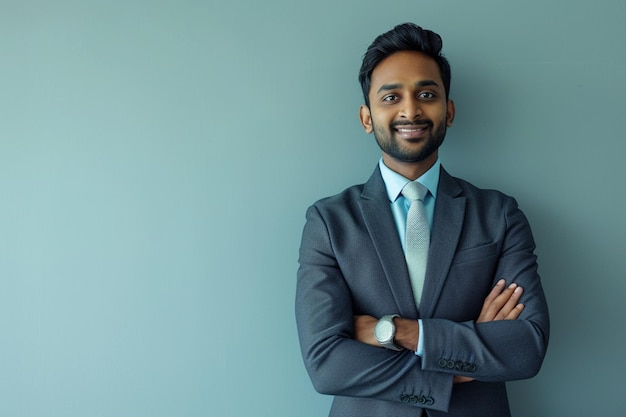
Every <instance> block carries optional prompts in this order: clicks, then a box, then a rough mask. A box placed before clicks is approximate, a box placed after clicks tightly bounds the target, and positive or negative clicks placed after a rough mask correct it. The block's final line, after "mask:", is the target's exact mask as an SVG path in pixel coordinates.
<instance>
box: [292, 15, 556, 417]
mask: <svg viewBox="0 0 626 417" xmlns="http://www.w3.org/2000/svg"><path fill="white" fill-rule="evenodd" d="M441 47H442V41H441V38H440V37H439V35H437V34H436V33H434V32H431V31H429V30H424V29H422V28H420V27H418V26H416V25H414V24H404V25H399V26H396V27H395V28H394V29H393V30H391V31H389V32H387V33H385V34H383V35H380V36H379V37H378V38H376V40H375V41H374V42H373V43H372V45H371V46H370V47H369V48H368V50H367V52H366V54H365V56H364V59H363V63H362V67H361V71H360V74H359V80H360V82H361V86H362V89H363V95H364V99H365V104H364V105H363V106H362V107H361V109H360V119H361V123H362V125H363V127H364V129H365V131H366V132H367V133H374V135H375V138H376V141H377V143H378V145H379V146H380V148H381V150H382V158H381V160H380V161H379V164H378V166H377V167H376V169H375V170H374V173H373V174H372V176H371V177H370V179H369V180H368V181H367V183H365V184H363V185H357V186H354V187H350V188H348V189H347V190H345V191H344V192H342V193H340V194H338V195H336V196H334V197H330V198H326V199H323V200H320V201H318V202H317V203H315V204H314V205H313V206H312V207H310V208H309V210H308V211H307V222H306V225H305V227H304V232H303V236H302V245H301V248H300V268H299V270H298V284H297V292H296V320H297V325H298V332H299V336H300V344H301V348H302V354H303V358H304V362H305V365H306V368H307V370H308V372H309V375H310V377H311V380H312V382H313V385H314V387H315V388H316V389H317V390H318V391H319V392H321V393H324V394H332V395H334V396H335V399H334V401H333V406H332V409H331V412H330V415H331V416H341V417H351V416H360V417H363V416H370V417H408V416H423V415H428V416H431V417H432V416H464V417H471V416H477V417H478V416H480V417H485V416H509V415H510V411H509V406H508V400H507V394H506V387H505V381H510V380H516V379H524V378H530V377H532V376H534V375H535V374H536V373H537V372H538V371H539V369H540V367H541V363H542V361H543V358H544V355H545V352H546V348H547V344H548V335H549V318H548V309H547V305H546V301H545V297H544V294H543V289H542V287H541V282H540V278H539V275H538V273H537V264H536V256H535V255H534V249H535V245H534V241H533V237H532V234H531V231H530V228H529V225H528V222H527V221H526V218H525V216H524V215H523V214H522V212H521V211H520V210H519V209H518V207H517V203H516V202H515V200H514V199H512V198H510V197H508V196H506V195H504V194H502V193H499V192H497V191H489V190H481V189H478V188H476V187H474V186H472V185H471V184H469V183H467V182H465V181H463V180H460V179H458V178H454V177H452V176H450V175H449V174H448V173H447V171H445V170H444V169H443V167H442V166H441V164H440V161H439V156H438V149H439V146H440V145H441V143H442V142H443V140H444V137H445V133H446V129H447V128H448V127H450V126H451V125H452V122H453V120H454V112H455V108H454V103H453V102H452V101H451V100H450V99H449V90H450V67H449V64H448V61H447V60H446V59H445V58H444V57H443V56H442V55H441ZM414 182H418V183H420V184H422V185H415V186H414V187H416V188H421V189H422V190H423V191H424V192H426V194H425V195H424V196H422V195H421V196H419V197H413V196H411V195H410V192H409V191H408V189H409V188H411V186H409V185H408V184H410V183H414ZM405 185H406V187H405ZM405 190H406V191H405ZM405 195H406V196H405ZM410 199H415V201H412V200H410ZM414 208H415V211H413V209H414ZM416 213H417V214H416ZM415 216H417V217H415ZM414 219H418V221H417V223H415V221H414ZM416 224H417V225H418V226H415V225H416ZM416 234H417V235H418V236H420V239H422V241H423V240H424V239H425V241H426V245H425V249H424V248H423V249H419V245H418V246H417V249H416V246H415V245H414V243H413V242H414V236H415V235H416ZM422 246H424V245H422ZM420 250H421V252H420ZM405 256H406V257H405ZM416 260H417V261H416Z"/></svg>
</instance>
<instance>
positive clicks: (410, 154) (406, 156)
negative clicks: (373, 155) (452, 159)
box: [372, 120, 446, 162]
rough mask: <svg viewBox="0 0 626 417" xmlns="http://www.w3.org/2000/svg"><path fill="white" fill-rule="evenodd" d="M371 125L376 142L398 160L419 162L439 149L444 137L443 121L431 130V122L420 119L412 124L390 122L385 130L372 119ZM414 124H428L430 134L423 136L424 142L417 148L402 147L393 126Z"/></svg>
mask: <svg viewBox="0 0 626 417" xmlns="http://www.w3.org/2000/svg"><path fill="white" fill-rule="evenodd" d="M372 125H373V127H374V137H376V143H378V146H379V147H380V149H381V150H382V151H383V152H384V153H386V154H387V155H389V156H390V157H392V158H393V159H395V160H397V161H400V162H421V161H423V160H425V159H427V158H428V157H429V156H431V155H432V154H433V153H434V152H435V151H437V149H439V147H440V146H441V144H442V143H443V140H444V138H445V137H446V125H445V123H442V124H441V125H440V126H439V128H438V129H437V130H433V122H432V121H431V120H421V121H419V122H415V123H412V124H406V123H404V124H402V123H391V124H390V126H389V129H388V130H387V131H386V132H385V131H384V130H383V129H381V128H379V127H378V126H377V125H376V124H374V121H372ZM415 125H428V128H429V129H430V135H428V137H426V138H424V140H425V142H424V144H423V145H422V146H421V147H420V148H418V149H408V148H403V147H402V146H401V144H400V143H399V141H398V140H397V139H396V138H395V136H394V132H395V129H394V128H395V127H398V126H415Z"/></svg>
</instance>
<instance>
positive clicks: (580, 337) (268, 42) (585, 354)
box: [0, 0, 626, 417]
mask: <svg viewBox="0 0 626 417" xmlns="http://www.w3.org/2000/svg"><path fill="white" fill-rule="evenodd" d="M625 17H626V3H624V2H623V1H621V0H619V1H599V2H590V1H583V0H576V1H570V2H557V1H546V0H529V1H524V2H504V1H466V0H463V1H443V0H432V1H418V0H411V1H388V2H382V1H380V0H376V1H373V0H359V1H326V0H318V1H314V2H297V1H293V0H289V1H287V0H266V1H255V0H244V1H236V0H229V1H192V0H186V1H185V0H183V1H181V0H178V1H173V0H172V1H147V0H145V1H142V0H130V1H129V0H124V1H64V0H60V1H55V2H47V1H46V2H44V1H41V2H35V1H5V0H2V1H0V199H1V203H0V415H2V416H12V417H13V416H15V417H20V416H24V417H39V416H41V417H44V416H45V417H61V416H63V417H73V416H80V417H84V416H90V417H92V416H93V417H95V416H116V417H119V416H154V417H157V416H216V417H231V416H232V417H241V416H253V415H254V416H272V417H283V416H284V417H287V416H298V417H319V416H324V415H326V414H327V412H328V408H329V404H330V399H329V398H328V397H324V396H322V395H319V394H317V393H316V392H315V391H314V390H313V388H312V386H311V383H310V382H309V379H308V376H307V375H306V372H305V370H304V367H303V365H302V361H301V358H300V352H299V346H298V342H297V336H296V328H295V323H294V314H293V298H294V290H295V273H296V269H297V256H298V247H299V243H300V234H301V231H302V226H303V224H304V212H305V209H306V207H307V206H309V205H310V204H311V203H313V201H315V200H316V199H318V198H321V197H323V196H326V195H330V194H335V193H337V192H339V191H341V190H342V189H344V188H345V187H347V186H349V185H352V184H355V183H361V182H364V181H365V180H366V179H367V178H368V177H369V175H370V173H371V171H372V170H373V168H374V167H375V164H376V163H377V160H378V158H379V154H380V152H379V150H378V148H377V146H376V144H375V142H374V139H373V137H371V136H368V135H365V133H364V132H363V131H362V129H361V127H360V125H359V122H358V119H357V114H358V106H359V105H360V104H361V96H360V88H359V85H358V83H357V80H356V78H357V71H358V68H359V65H360V59H361V57H362V54H363V52H364V51H365V49H366V48H367V46H368V45H369V43H370V42H371V41H372V40H373V39H374V37H375V36H377V35H378V34H380V33H382V32H385V31H387V30H389V29H391V28H392V27H393V26H394V25H395V24H398V23H402V22H405V21H413V22H416V23H418V24H421V25H422V26H424V27H426V28H429V29H433V30H435V31H437V32H439V33H440V34H441V35H442V37H443V38H444V51H445V54H446V55H447V56H448V57H449V59H450V61H451V64H452V70H453V82H452V98H454V99H455V101H456V108H457V119H456V122H455V125H454V127H453V128H452V129H451V130H449V134H448V137H447V139H446V142H445V144H444V145H443V148H442V162H443V164H444V165H445V166H446V168H447V169H448V170H449V171H450V172H451V173H452V174H454V175H456V176H460V177H463V178H466V179H468V180H470V181H472V182H474V183H475V184H476V185H478V186H481V187H485V188H497V189H500V190H502V191H505V192H506V193H508V194H511V195H513V196H515V197H516V198H517V199H518V201H519V203H520V206H521V207H522V209H523V210H524V211H525V212H526V214H527V216H528V218H529V220H530V222H531V225H532V227H533V231H534V233H535V238H536V241H537V246H538V248H537V254H538V256H539V261H540V272H541V275H542V277H543V281H544V286H545V290H546V293H547V296H548V300H549V304H550V309H551V315H552V326H553V330H552V338H551V343H550V347H549V351H548V355H547V358H546V361H545V363H544V366H543V368H542V370H541V372H540V374H539V375H538V376H537V377H536V378H534V379H531V380H527V381H519V382H514V383H511V384H510V385H509V387H510V397H511V405H512V409H513V412H514V415H516V416H533V417H542V416H546V417H547V416H565V415H567V416H585V417H588V416H604V417H610V416H623V415H624V409H626V396H625V395H624V389H623V383H622V381H623V378H624V375H626V361H624V358H623V356H624V352H626V335H625V332H624V331H623V325H624V315H625V314H624V307H623V300H624V298H625V296H626V282H625V281H626V280H625V278H626V274H625V272H626V268H625V265H624V264H625V261H624V259H625V254H624V249H625V245H624V237H625V236H626V234H625V232H626V223H625V220H624V211H625V210H626V197H625V192H624V186H623V181H624V178H625V175H624V174H625V169H624V165H623V159H624V157H625V155H626V145H625V144H624V142H625V138H624V134H623V127H622V126H623V123H624V118H625V116H624V110H625V105H624V98H625V96H626V87H625V83H624V74H625V73H626V49H625V48H624V47H623V45H622V44H623V41H624V39H626V25H624V23H623V22H624V18H625Z"/></svg>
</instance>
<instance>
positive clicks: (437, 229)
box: [420, 168, 466, 317]
mask: <svg viewBox="0 0 626 417" xmlns="http://www.w3.org/2000/svg"><path fill="white" fill-rule="evenodd" d="M460 194H461V188H460V187H459V186H458V184H457V183H456V182H455V181H454V179H453V178H452V177H451V176H450V175H449V174H448V173H447V172H446V171H445V170H444V169H443V168H441V175H440V177H439V187H438V190H437V200H436V203H435V213H434V218H433V230H432V234H431V243H430V249H429V252H428V266H427V270H426V280H425V282H424V290H423V293H422V301H421V304H420V313H421V314H420V316H421V317H431V316H432V315H433V314H434V311H435V307H436V306H437V302H438V301H439V297H440V296H441V290H442V289H443V285H444V283H445V280H446V277H447V276H448V271H449V270H450V265H451V263H452V259H453V258H454V254H455V252H456V248H457V244H458V242H459V237H460V236H461V230H462V229H463V221H464V218H465V203H466V198H465V197H464V196H461V195H460Z"/></svg>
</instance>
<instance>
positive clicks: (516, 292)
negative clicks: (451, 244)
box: [354, 279, 524, 383]
mask: <svg viewBox="0 0 626 417" xmlns="http://www.w3.org/2000/svg"><path fill="white" fill-rule="evenodd" d="M522 293H523V289H522V287H520V286H518V285H517V284H515V283H513V284H511V285H509V286H508V287H506V286H505V281H504V279H501V280H500V281H498V282H497V283H496V285H495V286H494V287H493V289H492V290H491V292H490V293H489V295H488V296H487V298H485V301H484V303H483V307H482V309H481V311H480V315H479V316H478V318H477V319H476V323H484V322H488V321H498V320H516V319H517V318H518V317H519V315H520V314H521V313H522V310H524V305H523V304H521V303H519V299H520V297H521V296H522ZM377 322H378V319H377V318H375V317H372V316H354V331H355V334H354V338H355V339H356V340H358V341H359V342H362V343H366V344H368V345H371V346H377V347H380V344H379V343H378V341H377V340H376V337H375V336H374V327H375V326H376V323H377ZM394 324H395V325H396V336H395V343H396V344H397V345H398V346H401V347H403V348H404V349H407V350H412V351H415V350H417V344H418V341H419V337H420V335H419V326H418V323H417V320H411V319H404V318H400V317H397V318H395V319H394ZM472 380H473V378H469V377H463V376H455V378H454V382H455V383H461V382H469V381H472Z"/></svg>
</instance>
